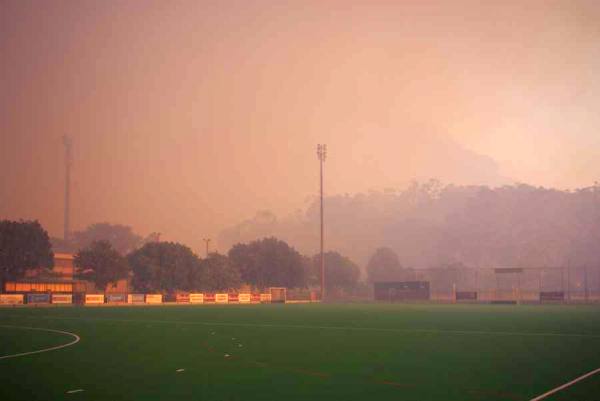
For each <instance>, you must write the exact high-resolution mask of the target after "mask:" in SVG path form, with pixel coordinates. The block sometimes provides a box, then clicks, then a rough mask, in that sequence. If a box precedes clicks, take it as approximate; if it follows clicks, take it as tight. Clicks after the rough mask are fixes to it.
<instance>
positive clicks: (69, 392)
mask: <svg viewBox="0 0 600 401" xmlns="http://www.w3.org/2000/svg"><path fill="white" fill-rule="evenodd" d="M82 391H84V390H83V389H82V388H78V389H76V390H69V391H67V394H75V393H81V392H82Z"/></svg>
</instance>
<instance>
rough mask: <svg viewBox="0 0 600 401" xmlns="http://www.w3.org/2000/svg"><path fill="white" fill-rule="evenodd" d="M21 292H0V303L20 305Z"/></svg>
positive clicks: (21, 302) (21, 300)
mask: <svg viewBox="0 0 600 401" xmlns="http://www.w3.org/2000/svg"><path fill="white" fill-rule="evenodd" d="M23 298H24V297H23V294H0V305H22V304H23Z"/></svg>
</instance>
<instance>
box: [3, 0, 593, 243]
mask: <svg viewBox="0 0 600 401" xmlns="http://www.w3.org/2000/svg"><path fill="white" fill-rule="evenodd" d="M599 4H600V3H598V2H595V1H550V2H548V1H545V2H536V1H528V2H522V1H515V2H511V1H509V2H478V1H453V2H446V1H440V2H432V1H425V2H424V1H402V2H399V1H325V2H324V1H312V2H310V1H218V2H212V1H170V2H162V1H155V2H153V1H144V2H138V1H118V2H117V1H102V2H100V1H77V2H74V1H54V0H53V1H44V2H40V1H22V0H19V1H15V0H8V1H3V2H2V3H1V4H0V60H1V61H0V86H1V87H2V90H1V91H0V172H1V173H0V174H2V176H1V179H0V217H8V218H27V219H33V218H37V219H40V221H41V222H42V224H44V225H45V226H46V227H47V228H48V229H49V231H50V233H51V234H53V235H60V233H61V228H62V226H61V224H62V201H63V195H62V194H63V185H64V181H63V180H64V177H63V164H62V157H63V149H62V142H61V137H62V135H64V134H68V135H71V136H72V137H73V142H74V165H73V166H74V167H73V182H74V186H73V218H72V221H73V225H74V228H82V227H84V226H86V225H87V224H89V223H92V222H97V221H111V222H121V223H124V224H130V225H132V226H133V227H134V228H135V229H136V230H137V231H139V232H141V233H148V232H150V231H160V232H163V233H164V234H165V235H166V238H167V239H174V240H181V241H187V242H188V243H190V244H196V243H198V246H200V245H201V241H200V238H202V237H203V236H207V235H214V234H216V233H217V232H218V231H219V230H221V229H222V228H223V227H224V226H226V225H228V224H233V223H236V222H237V221H239V220H240V219H243V218H245V217H248V216H250V215H253V214H254V212H255V211H256V210H258V209H270V210H273V211H275V212H276V213H279V214H285V213H289V212H292V211H293V210H295V209H297V208H302V207H304V205H305V204H306V200H307V199H310V198H311V197H312V196H314V195H315V194H316V192H317V189H318V187H317V183H318V181H317V178H318V177H317V174H318V170H317V159H316V154H315V146H316V144H317V143H327V144H328V146H329V149H330V157H329V159H328V161H327V166H326V167H327V170H326V177H327V192H328V193H330V194H333V193H346V192H348V193H353V192H357V191H366V190H369V189H382V188H387V187H402V186H404V185H405V184H406V183H407V182H409V181H410V180H412V179H419V180H422V179H427V178H430V177H437V178H440V179H441V180H442V181H444V182H453V183H457V184H472V183H474V184H489V185H501V184H505V183H512V182H515V181H518V182H527V183H530V184H533V185H544V186H553V187H558V188H573V187H579V186H587V185H591V184H592V183H593V182H594V181H596V180H598V179H599V178H600V162H599V161H598V160H600V114H599V113H598V105H599V104H600V80H599V78H598V71H600V23H598V21H600V5H599Z"/></svg>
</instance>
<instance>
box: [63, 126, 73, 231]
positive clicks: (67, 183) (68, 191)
mask: <svg viewBox="0 0 600 401" xmlns="http://www.w3.org/2000/svg"><path fill="white" fill-rule="evenodd" d="M63 145H64V146H65V211H64V213H65V215H64V234H63V239H64V241H65V242H68V241H69V239H70V238H69V235H70V228H69V225H70V217H71V216H70V214H71V146H72V142H71V138H70V137H69V136H67V135H65V136H63Z"/></svg>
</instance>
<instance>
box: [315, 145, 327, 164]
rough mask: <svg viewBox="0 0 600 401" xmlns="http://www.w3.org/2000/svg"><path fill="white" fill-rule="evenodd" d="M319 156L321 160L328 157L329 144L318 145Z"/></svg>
mask: <svg viewBox="0 0 600 401" xmlns="http://www.w3.org/2000/svg"><path fill="white" fill-rule="evenodd" d="M317 156H318V157H319V160H320V161H321V162H324V161H325V159H327V145H321V144H318V145H317Z"/></svg>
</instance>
